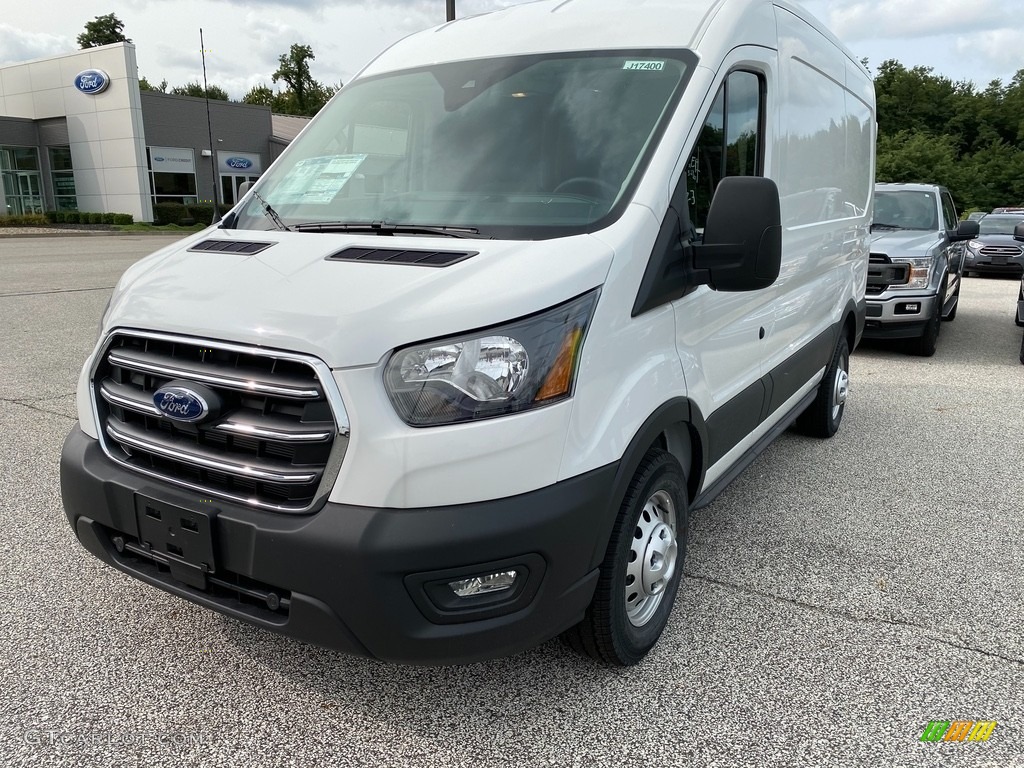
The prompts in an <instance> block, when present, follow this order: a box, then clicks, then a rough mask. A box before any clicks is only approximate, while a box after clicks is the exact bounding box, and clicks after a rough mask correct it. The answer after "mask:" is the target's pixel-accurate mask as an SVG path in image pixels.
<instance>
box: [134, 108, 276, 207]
mask: <svg viewBox="0 0 1024 768" xmlns="http://www.w3.org/2000/svg"><path fill="white" fill-rule="evenodd" d="M141 95H142V113H143V116H144V118H145V122H146V144H147V145H148V146H150V147H181V148H194V149H195V166H196V189H197V193H198V196H199V199H200V200H203V201H208V200H209V199H210V198H211V196H212V195H213V194H214V189H215V188H216V189H217V190H218V195H217V198H216V199H217V200H218V202H219V201H220V194H219V190H220V187H219V185H220V171H219V170H218V171H216V172H215V164H216V161H217V153H218V152H220V153H225V152H226V153H236V152H239V153H242V152H244V153H248V154H254V155H259V156H260V157H261V158H262V161H263V163H262V168H263V169H266V167H267V166H268V165H270V161H271V160H272V159H273V158H272V156H271V149H270V137H271V131H272V127H271V116H270V108H269V107H264V106H259V105H256V104H238V103H234V102H226V101H218V100H217V99H211V100H210V102H209V105H210V119H209V124H208V123H207V116H206V105H207V102H206V99H197V98H194V97H192V96H174V95H171V94H167V93H158V92H155V91H142V94H141ZM211 132H212V134H213V148H212V155H209V156H206V157H203V156H202V151H203V150H210V134H211ZM215 185H217V186H216V187H215Z"/></svg>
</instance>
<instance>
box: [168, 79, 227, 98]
mask: <svg viewBox="0 0 1024 768" xmlns="http://www.w3.org/2000/svg"><path fill="white" fill-rule="evenodd" d="M171 93H172V94H174V95H175V96H195V97H196V98H199V99H203V98H209V99H216V100H217V101H230V100H231V99H229V98H228V92H227V91H225V90H224V89H223V88H221V87H220V86H219V85H211V86H210V87H209V88H207V89H206V90H205V91H204V90H203V86H202V85H200V84H199V83H197V82H191V83H185V84H184V85H176V86H174V87H173V88H171Z"/></svg>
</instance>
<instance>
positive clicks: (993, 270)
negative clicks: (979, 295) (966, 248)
mask: <svg viewBox="0 0 1024 768" xmlns="http://www.w3.org/2000/svg"><path fill="white" fill-rule="evenodd" d="M964 271H965V272H977V273H978V274H979V275H1012V276H1014V277H1020V276H1021V275H1022V274H1024V257H1013V256H1011V257H1007V258H1003V259H1001V260H999V262H998V263H995V262H993V259H992V258H991V257H988V256H974V255H971V254H970V253H968V254H967V256H966V257H965V258H964Z"/></svg>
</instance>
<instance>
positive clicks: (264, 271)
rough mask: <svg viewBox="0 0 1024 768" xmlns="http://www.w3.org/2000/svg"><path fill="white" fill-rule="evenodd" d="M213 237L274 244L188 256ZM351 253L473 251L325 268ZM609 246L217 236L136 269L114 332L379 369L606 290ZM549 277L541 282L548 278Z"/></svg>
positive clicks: (113, 310) (123, 292)
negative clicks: (430, 345)
mask: <svg viewBox="0 0 1024 768" xmlns="http://www.w3.org/2000/svg"><path fill="white" fill-rule="evenodd" d="M210 239H224V240H239V241H261V242H270V243H273V245H272V246H271V247H269V248H267V249H266V250H264V251H262V252H261V253H257V254H255V255H239V254H230V253H219V252H205V251H204V252H196V251H189V250H188V249H189V247H191V246H192V245H194V244H195V243H197V242H200V241H203V240H210ZM350 246H363V247H369V248H395V249H411V250H452V251H474V252H476V255H474V256H472V257H471V258H468V259H466V260H464V261H461V262H459V263H457V264H453V265H451V266H448V267H424V266H406V265H398V264H380V263H363V262H349V261H335V260H331V261H328V260H326V257H328V256H330V255H331V254H335V253H337V252H339V251H341V250H343V249H345V248H347V247H350ZM611 258H612V252H611V250H610V249H609V248H608V246H606V245H604V244H603V243H601V242H600V241H599V240H597V239H596V238H593V237H591V236H589V235H580V236H576V237H572V238H561V239H557V240H543V241H493V240H470V239H455V238H437V237H380V236H376V235H374V236H361V235H360V236H352V235H346V234H320V233H297V232H284V231H271V232H254V231H241V230H214V229H211V230H207V231H205V232H202V233H200V234H199V235H197V236H195V237H191V238H188V239H186V240H182V241H181V242H179V243H176V244H175V245H173V246H171V247H169V248H165V249H163V250H162V251H159V252H158V253H155V254H153V255H152V256H150V257H148V258H147V259H145V260H143V261H141V262H139V263H138V264H136V265H134V266H133V267H131V268H130V269H129V270H128V271H127V272H125V274H124V276H123V277H122V278H121V281H120V283H119V284H118V287H117V289H116V290H115V292H114V295H113V297H112V299H111V304H110V308H109V310H108V312H107V316H106V318H105V323H104V330H112V329H114V328H136V329H144V330H156V331H160V332H165V333H180V334H184V335H190V336H199V337H202V338H209V339H219V340H223V341H235V342H241V343H248V344H257V345H261V346H266V347H271V348H277V349H282V350H288V351H295V352H304V353H308V354H312V355H315V356H317V357H319V358H320V359H322V360H323V361H324V362H326V363H327V364H328V365H329V366H330V367H332V368H344V367H352V366H361V365H373V364H376V363H377V362H378V361H380V359H381V358H382V357H383V356H384V355H386V354H387V353H388V352H389V351H390V350H392V349H395V348H396V347H400V346H404V345H407V344H410V343H414V342H418V341H422V340H425V339H432V338H437V337H439V336H446V335H450V334H456V333H461V332H464V331H469V330H473V329H476V328H482V327H486V326H489V325H494V324H497V323H502V322H505V321H507V320H511V319H514V318H517V317H522V316H524V315H529V314H531V313H533V312H537V311H540V310H543V309H546V308H547V307H550V306H553V305H555V304H558V303H560V302H562V301H565V300H567V299H570V298H572V297H574V296H577V295H579V294H581V293H584V292H585V291H587V290H590V289H591V288H595V287H597V286H599V285H601V284H602V283H603V282H604V279H605V276H606V275H607V272H608V268H609V266H610V264H611ZM541 275H542V276H543V279H539V277H540V276H541Z"/></svg>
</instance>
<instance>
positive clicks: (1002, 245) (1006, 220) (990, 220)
mask: <svg viewBox="0 0 1024 768" xmlns="http://www.w3.org/2000/svg"><path fill="white" fill-rule="evenodd" d="M1022 221H1024V213H990V214H989V215H988V216H986V217H985V218H983V219H982V220H981V221H979V222H978V229H979V231H978V236H977V237H975V238H973V239H972V240H970V241H969V242H968V243H967V254H966V258H965V259H964V274H965V275H969V274H992V275H1013V276H1015V277H1020V276H1021V275H1024V243H1022V242H1020V241H1018V240H1014V239H1013V230H1014V227H1016V226H1017V224H1019V223H1020V222H1022Z"/></svg>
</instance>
